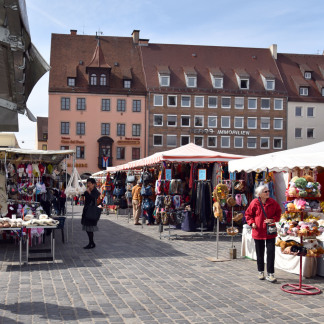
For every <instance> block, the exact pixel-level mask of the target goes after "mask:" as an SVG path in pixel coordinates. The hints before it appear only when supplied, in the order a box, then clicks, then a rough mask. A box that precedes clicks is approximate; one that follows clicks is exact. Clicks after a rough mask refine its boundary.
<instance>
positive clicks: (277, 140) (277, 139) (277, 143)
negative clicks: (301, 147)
mask: <svg viewBox="0 0 324 324" xmlns="http://www.w3.org/2000/svg"><path fill="white" fill-rule="evenodd" d="M273 148H274V149H277V150H280V149H282V138H281V137H274V138H273Z"/></svg>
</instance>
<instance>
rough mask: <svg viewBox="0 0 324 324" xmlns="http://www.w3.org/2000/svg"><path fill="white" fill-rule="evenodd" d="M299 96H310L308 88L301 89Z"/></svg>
mask: <svg viewBox="0 0 324 324" xmlns="http://www.w3.org/2000/svg"><path fill="white" fill-rule="evenodd" d="M299 94H300V95H301V96H308V88H307V87H300V88H299Z"/></svg>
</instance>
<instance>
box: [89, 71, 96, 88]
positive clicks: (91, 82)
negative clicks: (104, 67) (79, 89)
mask: <svg viewBox="0 0 324 324" xmlns="http://www.w3.org/2000/svg"><path fill="white" fill-rule="evenodd" d="M90 84H91V85H94V86H95V85H97V75H96V74H91V75H90Z"/></svg>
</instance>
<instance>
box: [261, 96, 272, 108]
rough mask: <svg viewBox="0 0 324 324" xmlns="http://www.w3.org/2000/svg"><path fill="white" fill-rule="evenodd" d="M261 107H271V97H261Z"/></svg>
mask: <svg viewBox="0 0 324 324" xmlns="http://www.w3.org/2000/svg"><path fill="white" fill-rule="evenodd" d="M261 109H270V99H269V98H261Z"/></svg>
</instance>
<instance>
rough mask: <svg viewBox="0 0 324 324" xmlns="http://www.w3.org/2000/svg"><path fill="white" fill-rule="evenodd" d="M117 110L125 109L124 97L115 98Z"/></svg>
mask: <svg viewBox="0 0 324 324" xmlns="http://www.w3.org/2000/svg"><path fill="white" fill-rule="evenodd" d="M117 111H126V100H125V99H117Z"/></svg>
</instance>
